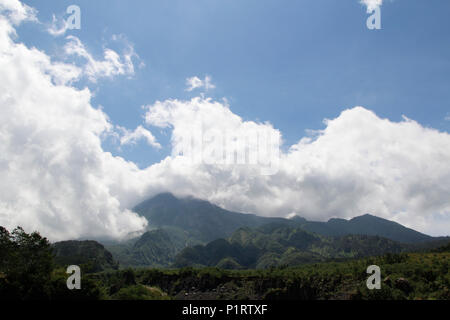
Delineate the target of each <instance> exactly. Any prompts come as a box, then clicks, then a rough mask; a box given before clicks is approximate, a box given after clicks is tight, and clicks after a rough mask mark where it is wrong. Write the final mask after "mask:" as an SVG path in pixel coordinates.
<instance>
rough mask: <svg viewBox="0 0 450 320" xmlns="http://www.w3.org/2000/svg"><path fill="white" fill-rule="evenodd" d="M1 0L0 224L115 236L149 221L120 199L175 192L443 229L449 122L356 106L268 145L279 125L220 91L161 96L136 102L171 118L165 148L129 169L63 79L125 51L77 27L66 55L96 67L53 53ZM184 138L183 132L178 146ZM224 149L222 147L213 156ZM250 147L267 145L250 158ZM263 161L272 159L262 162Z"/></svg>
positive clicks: (269, 208)
mask: <svg viewBox="0 0 450 320" xmlns="http://www.w3.org/2000/svg"><path fill="white" fill-rule="evenodd" d="M0 3H1V4H2V5H3V7H2V8H3V11H2V13H1V14H0V69H1V70H2V72H1V73H0V110H1V114H2V116H1V117H0V177H1V179H0V225H3V226H6V227H8V228H13V227H15V226H17V225H21V226H23V227H25V229H27V230H39V231H41V232H42V233H43V234H44V235H46V236H49V237H50V238H51V239H52V240H60V239H69V238H77V237H93V236H96V237H114V238H123V237H126V236H127V235H129V234H132V233H135V232H142V231H143V230H144V228H145V227H146V225H147V221H146V220H145V219H143V218H141V217H139V216H137V215H136V214H135V213H133V212H131V211H130V208H132V207H133V206H134V205H135V204H137V203H138V202H140V201H142V200H144V199H146V198H147V197H150V196H152V195H155V194H157V193H159V192H164V191H172V192H174V193H175V194H178V195H188V194H189V195H194V196H196V197H199V198H204V199H207V200H210V201H212V202H214V203H216V204H218V205H221V206H223V207H225V208H228V209H231V210H237V211H245V212H253V213H258V214H261V215H266V216H282V217H285V216H288V215H292V214H293V213H295V214H298V215H301V216H304V217H306V218H308V219H312V220H327V219H329V218H331V217H342V218H348V217H353V216H356V215H360V214H363V213H366V212H370V213H372V214H375V215H378V216H381V217H384V218H388V219H393V220H396V221H398V222H400V223H403V224H405V225H407V226H410V227H413V228H415V229H418V230H420V231H423V232H428V233H431V234H448V230H450V199H449V197H448V194H450V166H449V165H448V164H449V163H450V135H449V134H448V133H446V132H440V131H437V130H434V129H431V128H426V127H423V126H421V125H420V124H419V123H417V122H415V121H413V120H410V119H408V118H406V117H405V118H404V119H403V120H402V121H399V122H394V121H390V120H388V119H382V118H380V117H378V116H377V115H376V114H375V113H373V112H372V111H370V110H367V109H365V108H363V107H355V108H351V109H348V110H344V111H343V112H342V113H341V114H340V115H339V116H338V117H336V118H335V119H330V120H326V121H325V123H324V128H323V129H322V130H319V131H314V132H313V135H310V136H306V137H304V138H302V139H301V140H299V141H298V143H296V144H294V145H292V146H290V147H289V148H287V147H283V146H282V148H281V149H279V148H278V144H279V143H280V141H281V132H280V131H279V130H277V129H276V128H274V127H273V126H272V125H271V124H270V123H265V122H263V123H261V122H254V121H244V120H243V119H242V118H241V117H239V116H238V115H236V114H235V113H233V112H232V110H231V108H230V106H228V105H227V103H224V102H220V101H215V100H212V99H206V98H203V97H195V98H193V99H191V100H186V101H184V100H175V99H168V100H164V101H158V102H155V103H153V104H150V105H148V106H146V118H145V121H146V124H147V125H150V126H154V127H157V128H163V129H164V130H171V134H172V137H171V143H172V154H171V155H170V156H168V157H166V158H165V159H164V160H162V161H161V162H159V163H155V164H153V165H151V166H149V167H148V168H146V169H139V168H138V167H137V166H136V165H135V164H134V163H132V162H130V161H126V160H125V159H123V158H121V157H115V156H113V155H111V153H109V152H106V151H105V150H103V149H102V136H104V135H106V134H111V132H114V131H115V129H117V127H116V126H115V125H114V124H112V123H111V122H110V120H109V119H108V117H107V115H106V114H105V113H104V112H103V111H102V110H101V109H97V108H94V107H93V106H92V105H91V98H92V94H91V92H90V90H89V89H83V90H79V89H77V88H75V87H73V86H71V83H72V82H73V81H75V80H76V79H78V78H79V77H80V76H82V75H83V73H87V74H89V72H91V73H90V74H91V75H92V77H94V79H98V77H99V76H104V75H107V76H114V75H120V74H123V73H122V72H120V71H118V70H127V66H126V65H127V62H126V61H124V60H121V59H116V58H115V57H114V55H110V56H108V55H105V59H104V60H102V61H107V62H106V63H105V64H106V65H108V66H106V67H105V66H104V64H101V65H102V66H97V63H98V61H97V60H95V59H93V58H92V59H93V60H90V59H91V54H90V53H89V52H88V51H87V50H86V48H85V47H84V46H83V44H82V43H81V41H80V40H79V39H76V38H70V39H69V40H70V41H71V43H72V45H73V47H72V49H73V51H72V52H73V54H76V55H78V56H81V57H84V58H85V61H84V62H85V63H87V64H88V65H90V64H91V65H93V66H91V67H86V66H85V65H83V64H82V65H78V66H74V65H72V64H67V63H64V62H58V61H54V60H53V59H52V58H50V57H49V56H48V55H46V54H45V53H44V52H42V51H39V50H37V49H35V48H28V47H27V46H25V45H24V44H22V43H20V42H15V41H13V40H12V39H11V37H12V36H13V35H14V33H15V30H14V25H15V24H18V23H20V22H21V21H23V20H26V19H28V20H32V19H31V18H30V14H29V13H28V14H24V13H23V12H30V11H27V10H26V9H23V7H21V6H19V5H18V4H20V3H19V2H18V1H17V0H16V1H12V0H8V2H6V1H5V0H0ZM5 3H7V4H8V6H7V7H6V6H5ZM4 8H8V10H5V9H4ZM14 8H16V9H14ZM14 10H17V12H15V11H14ZM23 10H25V11H23ZM21 12H22V13H21ZM108 57H110V58H108ZM92 61H93V62H92ZM119 65H122V67H119ZM111 69H112V70H115V71H107V70H111ZM87 70H91V71H87ZM124 72H125V71H124ZM202 81H203V80H202ZM116 133H117V132H116ZM193 133H194V134H193ZM255 133H256V135H255ZM119 136H121V137H123V141H122V142H123V143H125V144H126V143H131V142H132V141H136V139H138V138H144V139H146V140H147V142H149V143H150V144H152V143H153V144H156V143H157V142H156V140H154V139H152V138H151V137H152V135H151V132H150V131H148V130H147V129H144V128H143V127H142V129H139V127H138V129H137V130H133V131H131V130H126V129H124V131H120V130H119ZM255 136H256V137H257V139H256V140H255V139H254V137H255ZM185 137H194V138H193V139H191V140H188V141H190V142H189V144H187V143H186V139H185ZM198 137H200V139H198ZM242 137H244V138H245V139H244V140H242V139H241V138H242ZM260 137H262V139H260ZM196 144H200V146H199V145H196ZM189 146H191V147H192V149H189ZM152 147H154V146H152ZM221 147H223V148H221ZM186 150H187V151H188V152H186ZM189 150H191V151H192V150H194V151H198V150H200V151H201V152H200V154H199V153H196V152H191V153H189ZM227 150H231V151H232V153H233V157H232V158H229V157H227V158H226V159H227V161H223V159H224V157H225V156H226V155H227V153H228V152H227ZM261 150H262V152H263V155H264V154H265V155H269V157H263V159H261V158H259V157H256V163H255V162H254V161H251V160H252V159H253V160H255V158H252V155H254V154H258V155H259V154H260V152H261ZM281 150H284V151H281ZM264 152H266V153H264ZM242 155H244V157H242ZM230 159H231V162H229V161H230ZM264 160H265V161H266V162H264ZM233 161H234V163H233ZM261 162H263V163H262V164H261ZM268 164H269V166H270V165H273V167H276V169H277V170H274V171H273V172H272V174H270V175H264V174H261V170H260V169H261V167H264V166H267V165H268ZM150 223H151V221H150Z"/></svg>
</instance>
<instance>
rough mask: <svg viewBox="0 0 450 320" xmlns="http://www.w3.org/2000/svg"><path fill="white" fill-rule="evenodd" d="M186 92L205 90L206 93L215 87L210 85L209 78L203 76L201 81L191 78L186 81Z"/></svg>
mask: <svg viewBox="0 0 450 320" xmlns="http://www.w3.org/2000/svg"><path fill="white" fill-rule="evenodd" d="M186 86H187V88H186V91H189V92H190V91H193V90H195V89H202V88H203V89H205V90H206V91H208V90H210V89H214V88H215V87H216V86H215V85H214V84H213V83H212V81H211V77H210V76H205V78H204V79H203V80H202V79H200V78H199V77H191V78H187V79H186Z"/></svg>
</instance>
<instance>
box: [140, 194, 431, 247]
mask: <svg viewBox="0 0 450 320" xmlns="http://www.w3.org/2000/svg"><path fill="white" fill-rule="evenodd" d="M134 211H135V212H137V213H139V214H140V215H142V216H144V217H146V218H147V219H148V221H149V223H150V226H151V227H152V228H161V227H175V228H178V229H180V230H183V231H186V232H188V233H189V235H190V236H191V237H193V238H194V239H196V240H198V241H200V242H209V241H212V240H215V239H218V238H228V237H229V236H230V235H231V234H232V233H233V232H234V231H235V230H237V229H238V228H241V227H251V228H256V227H259V226H262V225H264V224H269V223H278V224H281V225H288V226H301V227H302V228H303V229H305V230H306V231H310V232H314V233H318V234H321V235H326V236H343V235H347V234H363V235H373V236H380V237H384V238H388V239H391V240H394V241H399V242H405V243H417V242H423V241H428V240H432V239H433V238H432V237H430V236H428V235H425V234H423V233H420V232H417V231H415V230H412V229H409V228H406V227H404V226H402V225H401V224H398V223H396V222H393V221H389V220H386V219H383V218H379V217H376V216H373V215H370V214H365V215H362V216H359V217H355V218H353V219H351V220H344V219H330V220H329V221H327V222H315V221H307V220H306V219H304V218H301V217H298V216H297V217H294V218H292V219H284V218H267V217H260V216H256V215H252V214H243V213H237V212H231V211H228V210H225V209H222V208H220V207H218V206H216V205H213V204H211V203H209V202H208V201H204V200H199V199H195V198H191V197H188V198H177V197H175V196H174V195H172V194H170V193H162V194H159V195H157V196H155V197H153V198H150V199H148V200H146V201H144V202H142V203H141V204H139V205H137V206H136V207H135V208H134Z"/></svg>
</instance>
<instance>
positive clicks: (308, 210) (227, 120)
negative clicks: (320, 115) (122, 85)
mask: <svg viewBox="0 0 450 320" xmlns="http://www.w3.org/2000/svg"><path fill="white" fill-rule="evenodd" d="M199 119H201V121H199ZM146 120H147V123H148V124H150V125H154V126H157V127H172V128H173V131H172V144H173V146H172V148H173V150H174V155H173V157H172V158H171V159H170V161H171V162H172V163H176V164H177V166H179V167H180V170H179V171H178V170H175V169H174V168H172V169H173V170H172V169H171V171H170V172H167V177H170V176H171V175H173V174H175V173H177V172H178V173H179V174H178V176H177V178H173V180H174V181H178V182H180V183H173V185H171V183H170V179H168V181H167V182H168V189H169V190H173V191H175V192H178V193H180V194H189V193H191V194H194V195H196V196H198V197H202V198H205V199H208V200H210V201H212V202H214V203H217V204H220V205H222V206H224V207H226V208H228V209H232V210H238V211H246V212H257V213H259V214H263V215H267V216H287V215H289V214H291V213H292V212H295V213H296V214H298V215H301V216H303V217H306V218H308V219H313V220H327V219H329V218H330V217H343V218H350V217H354V216H356V215H360V214H363V213H366V212H369V213H372V214H375V215H378V216H382V217H384V218H387V219H393V220H396V221H398V222H400V223H403V224H406V225H408V226H411V227H414V228H417V229H419V230H422V231H427V232H431V233H434V234H436V233H442V234H445V233H448V231H447V230H449V227H450V221H449V219H450V215H449V213H450V200H449V199H448V196H447V195H448V194H449V192H450V183H449V181H450V166H448V163H449V162H450V135H449V134H447V133H444V132H439V131H437V130H433V129H429V128H425V127H422V126H421V125H420V124H419V123H417V122H415V121H413V120H410V119H408V118H406V117H405V118H404V119H403V121H401V122H392V121H389V120H387V119H381V118H379V117H378V116H377V115H375V114H374V113H373V112H371V111H369V110H367V109H365V108H362V107H356V108H353V109H348V110H345V111H343V112H342V114H341V115H340V116H339V117H337V118H336V119H332V120H326V121H325V125H326V128H325V129H323V130H321V131H316V132H315V136H312V137H305V138H303V139H301V140H300V141H299V142H298V143H297V144H295V145H293V146H291V147H290V148H289V150H288V151H287V152H284V153H283V152H281V153H280V158H279V161H278V162H277V166H278V170H277V172H276V174H273V175H269V176H264V175H261V174H258V171H255V170H254V169H255V168H254V167H253V166H239V165H234V166H226V165H223V164H222V163H220V161H218V160H217V159H216V162H215V163H214V162H212V163H207V162H206V161H203V162H201V161H200V162H199V161H192V158H191V157H188V156H181V157H180V156H178V157H175V155H176V154H178V153H180V152H179V151H180V150H183V149H184V148H185V146H186V144H185V141H184V140H183V137H186V136H190V135H192V132H193V131H195V130H200V131H201V132H203V133H205V132H206V133H207V132H209V130H210V128H213V127H214V128H216V129H217V130H219V131H222V132H223V130H226V129H229V130H231V131H232V132H237V133H238V135H241V136H248V134H247V132H248V130H249V129H251V128H252V127H253V128H252V130H255V128H258V129H259V130H261V129H262V128H266V129H267V130H270V131H271V133H272V136H273V135H276V134H277V133H278V131H277V130H275V129H273V128H272V126H270V125H269V124H260V123H259V124H258V123H253V122H245V121H243V120H242V119H241V118H240V117H238V116H237V115H235V114H233V113H232V112H231V111H230V109H229V108H228V106H226V105H223V104H221V103H219V102H215V101H211V100H210V99H202V98H195V99H192V100H190V101H177V100H167V101H164V102H157V103H155V104H154V105H152V106H149V107H148V113H147V117H146ZM197 124H198V125H197ZM200 124H201V125H200ZM192 125H194V126H195V128H194V127H192ZM213 136H214V135H213ZM217 136H218V137H221V135H220V134H218V135H217ZM204 139H205V138H204ZM208 139H210V137H208V138H207V140H208ZM213 141H214V143H215V144H218V143H222V144H223V142H221V141H220V140H213ZM250 148H252V146H251V145H250ZM207 153H209V150H207ZM167 161H169V160H167ZM181 168H182V169H181ZM181 172H182V174H180V173H181ZM436 221H440V222H439V223H436Z"/></svg>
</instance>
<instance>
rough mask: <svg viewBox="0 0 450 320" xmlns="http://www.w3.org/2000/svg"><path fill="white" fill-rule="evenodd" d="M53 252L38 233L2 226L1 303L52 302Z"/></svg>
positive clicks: (0, 250) (0, 254) (0, 260)
mask: <svg viewBox="0 0 450 320" xmlns="http://www.w3.org/2000/svg"><path fill="white" fill-rule="evenodd" d="M52 270H53V256H52V248H51V246H50V243H49V241H48V240H47V239H46V238H43V237H41V235H40V234H39V233H37V232H33V233H31V234H27V233H26V232H25V231H24V230H23V229H22V228H21V227H17V228H16V229H14V230H13V232H12V233H10V232H9V231H8V230H6V229H5V228H3V227H1V226H0V299H14V300H17V299H20V300H30V299H49V298H50V295H51V282H50V280H51V274H52Z"/></svg>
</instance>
